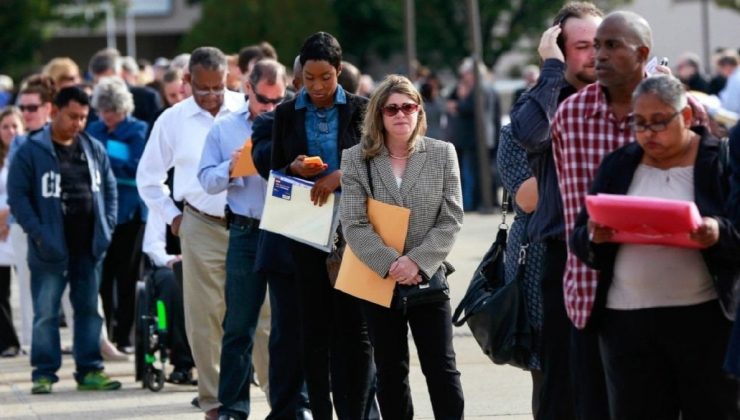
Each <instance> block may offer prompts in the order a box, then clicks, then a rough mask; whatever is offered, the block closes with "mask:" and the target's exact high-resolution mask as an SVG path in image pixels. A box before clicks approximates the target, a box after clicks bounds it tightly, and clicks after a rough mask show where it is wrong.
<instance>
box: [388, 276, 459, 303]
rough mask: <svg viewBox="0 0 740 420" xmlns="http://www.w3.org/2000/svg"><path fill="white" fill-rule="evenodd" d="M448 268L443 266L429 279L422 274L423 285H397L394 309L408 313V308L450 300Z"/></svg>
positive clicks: (394, 295)
mask: <svg viewBox="0 0 740 420" xmlns="http://www.w3.org/2000/svg"><path fill="white" fill-rule="evenodd" d="M447 274H452V271H450V272H449V273H448V272H447V267H446V266H445V265H444V264H442V266H441V267H439V270H437V272H436V273H434V275H433V276H432V277H431V278H429V277H428V276H427V275H426V274H424V272H422V273H421V278H422V280H421V283H419V284H414V285H411V286H406V285H397V286H396V290H395V291H394V294H393V302H392V307H393V309H400V310H402V311H404V312H405V311H406V310H407V309H408V308H411V307H414V306H417V305H422V304H425V303H437V302H444V301H446V300H450V286H449V285H448V284H447Z"/></svg>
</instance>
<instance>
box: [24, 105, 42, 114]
mask: <svg viewBox="0 0 740 420" xmlns="http://www.w3.org/2000/svg"><path fill="white" fill-rule="evenodd" d="M41 105H43V104H29V105H18V109H20V110H21V112H36V111H38V110H39V108H40V107H41Z"/></svg>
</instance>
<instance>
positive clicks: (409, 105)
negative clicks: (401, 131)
mask: <svg viewBox="0 0 740 420" xmlns="http://www.w3.org/2000/svg"><path fill="white" fill-rule="evenodd" d="M381 110H382V111H383V114H385V116H386V117H393V116H395V115H396V114H398V111H401V112H403V113H404V115H411V114H413V113H414V112H416V111H418V110H419V104H415V103H413V102H406V103H405V104H401V105H400V106H399V105H396V104H390V105H386V106H384V107H383V108H381Z"/></svg>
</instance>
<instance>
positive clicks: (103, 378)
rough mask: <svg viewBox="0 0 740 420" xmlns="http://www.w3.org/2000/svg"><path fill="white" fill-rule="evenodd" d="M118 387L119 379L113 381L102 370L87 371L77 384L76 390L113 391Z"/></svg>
mask: <svg viewBox="0 0 740 420" xmlns="http://www.w3.org/2000/svg"><path fill="white" fill-rule="evenodd" d="M120 387H121V383H120V382H119V381H114V380H113V379H111V378H110V377H109V376H108V375H106V374H105V373H103V371H102V370H97V371H93V372H88V373H87V374H86V375H85V377H84V378H82V381H81V382H80V383H78V384H77V390H78V391H113V390H116V389H119V388H120Z"/></svg>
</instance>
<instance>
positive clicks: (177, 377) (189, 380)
mask: <svg viewBox="0 0 740 420" xmlns="http://www.w3.org/2000/svg"><path fill="white" fill-rule="evenodd" d="M167 382H169V383H171V384H175V385H198V381H196V380H194V379H193V372H192V371H191V370H190V369H175V370H173V371H172V373H170V376H169V377H168V378H167Z"/></svg>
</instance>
